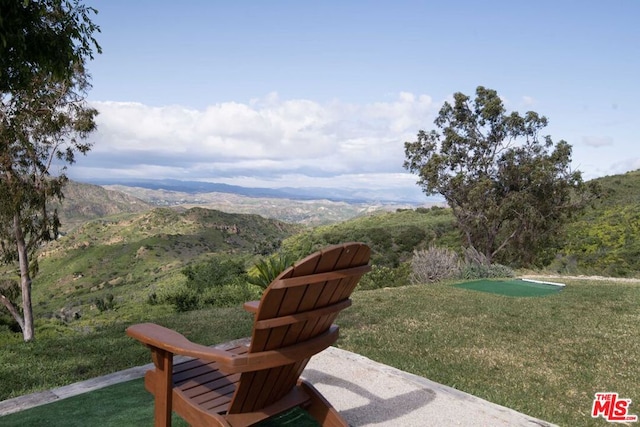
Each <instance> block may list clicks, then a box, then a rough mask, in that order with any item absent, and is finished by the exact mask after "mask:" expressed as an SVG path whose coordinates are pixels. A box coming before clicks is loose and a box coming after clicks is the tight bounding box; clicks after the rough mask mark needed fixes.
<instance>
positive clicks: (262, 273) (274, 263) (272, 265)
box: [248, 252, 297, 289]
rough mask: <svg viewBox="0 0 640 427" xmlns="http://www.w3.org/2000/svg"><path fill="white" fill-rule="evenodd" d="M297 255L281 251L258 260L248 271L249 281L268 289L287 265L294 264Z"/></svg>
mask: <svg viewBox="0 0 640 427" xmlns="http://www.w3.org/2000/svg"><path fill="white" fill-rule="evenodd" d="M296 260H297V257H296V256H295V255H293V254H291V253H284V252H279V253H277V254H274V255H271V256H270V257H268V258H266V259H261V260H260V261H258V262H256V263H255V264H254V266H253V267H251V268H250V269H249V271H248V274H249V283H251V284H253V285H257V286H260V287H261V288H262V289H266V288H267V286H269V283H271V282H272V281H273V279H275V278H276V277H278V275H279V274H280V273H282V272H283V271H284V270H285V269H286V268H287V267H289V266H291V265H293V263H294V262H295V261H296Z"/></svg>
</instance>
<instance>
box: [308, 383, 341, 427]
mask: <svg viewBox="0 0 640 427" xmlns="http://www.w3.org/2000/svg"><path fill="white" fill-rule="evenodd" d="M298 385H299V386H300V387H302V389H303V390H304V391H305V392H306V393H307V394H308V395H309V397H310V398H311V403H310V404H309V406H307V407H306V408H305V409H306V410H307V412H309V414H310V415H311V416H312V417H313V418H315V419H316V421H318V423H320V425H322V426H328V427H349V424H348V423H347V422H346V421H345V420H344V418H342V417H341V416H340V414H339V413H338V411H336V410H335V408H334V407H333V406H331V403H329V402H328V401H327V399H325V398H324V397H323V396H322V394H320V392H319V391H318V390H317V389H316V388H315V387H314V386H312V385H311V384H310V383H309V382H307V381H305V380H299V381H298Z"/></svg>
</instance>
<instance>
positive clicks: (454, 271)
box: [411, 246, 460, 283]
mask: <svg viewBox="0 0 640 427" xmlns="http://www.w3.org/2000/svg"><path fill="white" fill-rule="evenodd" d="M459 271H460V262H459V260H458V255H457V254H456V253H455V252H453V251H452V250H451V249H447V248H439V247H436V246H431V247H429V249H423V250H420V251H413V258H412V259H411V282H412V283H433V282H438V281H441V280H444V279H449V278H452V277H455V276H457V275H458V273H459Z"/></svg>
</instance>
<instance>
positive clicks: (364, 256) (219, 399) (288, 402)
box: [127, 243, 371, 426]
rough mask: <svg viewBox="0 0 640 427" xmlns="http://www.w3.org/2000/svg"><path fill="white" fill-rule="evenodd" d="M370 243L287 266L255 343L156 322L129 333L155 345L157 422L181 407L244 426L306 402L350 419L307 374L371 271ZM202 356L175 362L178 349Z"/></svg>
mask: <svg viewBox="0 0 640 427" xmlns="http://www.w3.org/2000/svg"><path fill="white" fill-rule="evenodd" d="M369 256H370V250H369V247H368V246H366V245H364V244H361V243H347V244H343V245H336V246H331V247H329V248H326V249H324V250H322V251H319V252H316V253H315V254H313V255H310V256H308V257H306V258H304V259H303V260H301V261H299V262H297V263H296V264H294V265H293V266H291V267H289V268H288V269H286V270H285V271H284V272H282V273H281V274H280V275H279V276H278V277H277V278H276V279H275V280H274V281H273V282H272V283H271V284H270V285H269V287H268V288H267V289H266V290H265V292H264V294H263V295H262V299H261V300H260V301H252V302H248V303H245V304H244V307H245V309H246V310H248V311H250V312H252V313H255V320H254V325H253V332H252V336H251V342H250V344H248V345H239V346H236V347H234V348H230V349H227V350H222V349H217V348H212V347H207V346H204V345H200V344H196V343H193V342H191V341H189V340H188V339H187V338H185V337H184V336H183V335H181V334H179V333H177V332H175V331H172V330H170V329H167V328H164V327H162V326H158V325H155V324H151V323H143V324H138V325H133V326H131V327H129V328H128V329H127V334H128V335H129V336H131V337H133V338H135V339H137V340H139V341H141V342H142V343H144V344H146V345H147V346H148V347H149V348H150V349H151V356H152V360H153V363H154V365H155V369H152V370H150V371H148V372H147V373H146V376H145V386H146V388H147V390H148V391H149V392H151V393H152V394H153V395H154V396H155V425H156V426H170V425H171V411H172V410H173V411H175V412H176V413H177V414H178V415H180V416H181V417H182V418H184V419H185V420H186V421H187V422H188V423H190V424H191V425H195V426H205V425H206V426H211V425H221V426H240V425H242V426H244V425H251V424H254V423H257V422H259V421H261V420H264V419H266V418H268V417H271V416H273V415H276V414H279V413H282V412H284V411H287V410H289V409H291V408H293V407H296V406H300V407H302V408H303V409H305V410H307V411H308V412H309V414H311V415H312V416H313V417H314V418H315V419H316V420H317V421H318V422H319V423H320V424H322V425H329V426H347V423H346V422H345V421H344V420H343V419H342V417H340V415H339V414H338V412H337V411H336V410H335V409H334V408H333V407H332V406H331V404H329V402H327V401H326V400H325V399H324V398H323V397H322V396H321V395H320V394H319V393H318V391H317V390H316V389H315V388H314V387H313V386H312V385H310V384H308V383H307V382H305V381H303V380H300V379H299V377H300V374H301V373H302V371H303V369H304V368H305V366H306V365H307V363H308V362H309V359H310V358H311V356H313V355H314V354H316V353H319V352H320V351H322V350H324V349H325V348H327V347H329V346H330V345H331V344H333V343H334V342H335V341H336V340H337V338H338V327H337V326H336V325H333V324H332V323H333V321H334V320H335V318H336V316H337V315H338V313H339V312H340V311H341V310H342V309H344V308H346V307H349V306H350V305H351V300H350V299H349V296H350V295H351V293H352V292H353V290H354V288H355V286H356V285H357V283H358V280H359V279H360V277H361V276H362V275H363V274H364V273H366V272H367V271H369V270H370V268H371V267H370V266H369ZM174 354H180V355H184V356H189V357H193V358H194V359H191V360H188V361H186V362H183V363H180V364H176V365H175V366H173V355H174Z"/></svg>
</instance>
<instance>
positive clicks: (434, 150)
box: [404, 86, 591, 265]
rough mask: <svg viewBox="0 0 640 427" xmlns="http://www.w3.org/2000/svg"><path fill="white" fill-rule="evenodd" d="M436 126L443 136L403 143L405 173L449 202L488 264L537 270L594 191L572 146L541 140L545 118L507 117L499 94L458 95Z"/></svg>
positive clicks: (469, 240) (421, 136)
mask: <svg viewBox="0 0 640 427" xmlns="http://www.w3.org/2000/svg"><path fill="white" fill-rule="evenodd" d="M435 125H436V126H437V127H438V128H439V129H440V130H441V131H442V134H439V133H438V132H436V131H435V130H432V131H431V132H425V131H423V130H421V131H419V132H418V136H417V140H416V141H414V142H406V143H405V155H406V161H405V163H404V167H405V168H406V169H408V170H409V171H411V172H413V173H416V174H417V175H418V176H419V180H418V184H419V185H420V186H421V187H423V189H424V191H425V193H427V194H441V195H442V196H443V197H444V198H445V200H446V201H447V204H448V205H449V206H450V207H451V209H452V212H453V214H454V216H455V218H456V224H457V226H458V228H459V229H460V231H461V232H462V234H463V235H464V236H465V237H466V240H467V245H468V246H471V247H474V248H476V249H477V250H478V251H480V252H482V253H483V254H484V255H485V257H486V258H487V260H489V262H491V261H492V260H494V259H495V258H496V257H498V256H499V259H502V260H505V261H508V262H514V263H518V264H521V265H532V264H534V263H535V261H536V257H537V256H538V255H539V253H540V252H544V251H545V249H546V248H548V247H549V246H550V245H553V244H555V237H556V236H557V234H558V230H560V229H561V227H562V226H563V225H564V224H565V223H566V222H567V221H568V220H569V219H570V218H571V217H572V215H574V214H576V213H578V212H579V211H580V210H581V209H582V208H583V207H584V206H585V205H586V202H587V199H588V198H589V196H590V191H591V189H588V188H587V187H586V186H585V185H584V184H583V181H582V176H581V174H580V172H576V171H572V170H571V168H570V163H571V146H570V145H569V144H567V143H566V142H565V141H560V142H558V143H557V144H555V145H554V143H553V141H552V140H551V138H550V137H549V136H546V137H544V138H541V137H539V133H540V132H541V131H542V130H543V129H544V128H545V127H546V126H547V119H546V118H545V117H543V116H539V115H538V114H537V113H535V112H533V111H529V112H527V113H526V114H525V115H524V116H521V115H520V114H518V113H517V112H512V113H510V114H507V112H506V110H505V108H504V105H503V103H502V100H501V99H500V97H499V96H498V94H497V92H496V91H495V90H491V89H486V88H484V87H482V86H479V87H478V88H477V89H476V97H475V99H474V100H471V98H470V97H469V96H467V95H464V94H462V93H456V94H454V103H453V105H451V104H450V103H448V102H445V103H444V105H443V107H442V108H441V110H440V112H439V115H438V117H437V118H436V120H435Z"/></svg>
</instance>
